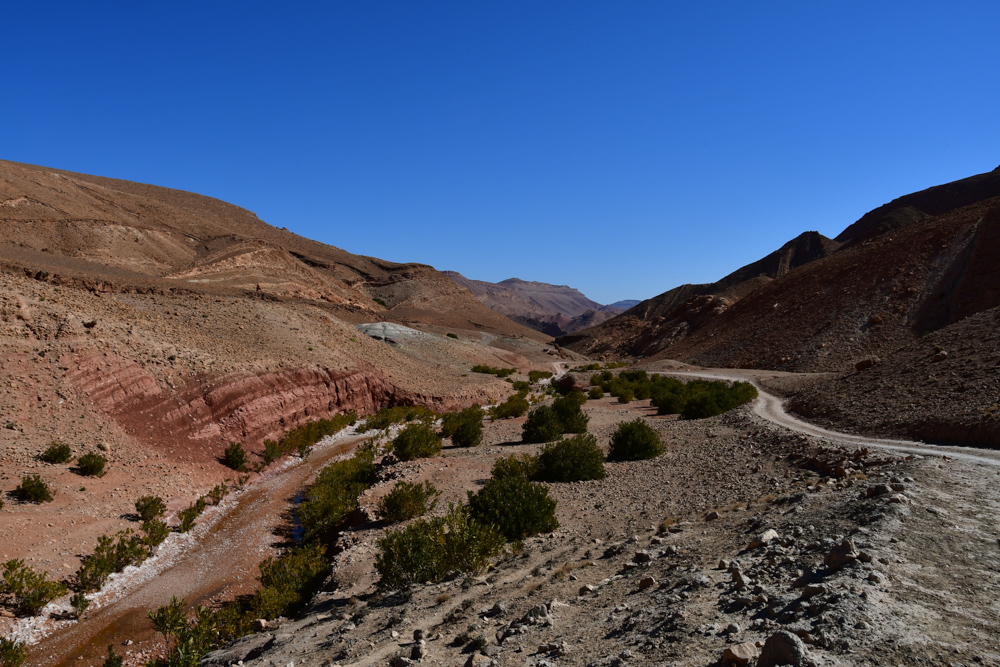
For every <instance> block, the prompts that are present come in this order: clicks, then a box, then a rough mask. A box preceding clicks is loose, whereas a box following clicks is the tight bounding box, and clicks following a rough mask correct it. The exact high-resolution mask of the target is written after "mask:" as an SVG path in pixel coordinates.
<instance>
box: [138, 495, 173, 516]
mask: <svg viewBox="0 0 1000 667" xmlns="http://www.w3.org/2000/svg"><path fill="white" fill-rule="evenodd" d="M135 512H136V514H138V515H139V520H140V521H143V522H146V521H152V520H153V519H159V518H160V517H161V516H163V515H165V514H166V513H167V504H166V503H165V502H163V498H160V497H159V496H143V497H142V498H139V500H137V501H135Z"/></svg>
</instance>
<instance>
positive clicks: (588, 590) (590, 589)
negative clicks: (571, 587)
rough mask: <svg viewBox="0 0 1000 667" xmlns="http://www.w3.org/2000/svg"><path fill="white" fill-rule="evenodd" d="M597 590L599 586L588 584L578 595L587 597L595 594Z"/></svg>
mask: <svg viewBox="0 0 1000 667" xmlns="http://www.w3.org/2000/svg"><path fill="white" fill-rule="evenodd" d="M596 590H597V586H594V585H593V584H586V585H584V586H581V587H580V592H579V593H577V595H587V594H588V593H593V592H594V591H596Z"/></svg>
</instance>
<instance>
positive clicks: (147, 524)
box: [141, 519, 170, 555]
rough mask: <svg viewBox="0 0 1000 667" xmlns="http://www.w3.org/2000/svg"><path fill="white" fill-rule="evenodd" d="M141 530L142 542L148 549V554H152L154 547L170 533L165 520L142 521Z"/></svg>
mask: <svg viewBox="0 0 1000 667" xmlns="http://www.w3.org/2000/svg"><path fill="white" fill-rule="evenodd" d="M142 532H143V537H142V538H141V540H142V543H143V544H144V545H145V546H146V548H147V549H148V550H149V554H150V555H152V554H153V551H155V550H156V547H158V546H160V545H161V544H163V542H164V541H165V540H166V539H167V536H168V535H170V528H169V527H168V526H167V522H166V521H161V520H160V519H150V520H149V521H144V522H143V523H142Z"/></svg>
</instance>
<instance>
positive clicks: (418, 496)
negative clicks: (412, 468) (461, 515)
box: [378, 482, 441, 523]
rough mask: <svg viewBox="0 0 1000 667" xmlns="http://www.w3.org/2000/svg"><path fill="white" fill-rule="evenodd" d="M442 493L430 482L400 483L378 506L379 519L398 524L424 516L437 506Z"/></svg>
mask: <svg viewBox="0 0 1000 667" xmlns="http://www.w3.org/2000/svg"><path fill="white" fill-rule="evenodd" d="M440 495H441V492H440V491H438V490H437V489H436V488H434V485H433V484H431V483H430V482H424V483H423V484H422V485H421V484H413V483H411V482H399V483H397V484H396V486H394V487H393V488H392V491H390V492H389V493H387V494H386V495H385V496H384V497H383V498H382V500H380V501H379V504H378V517H379V519H381V520H382V521H388V522H391V523H397V522H399V521H408V520H409V519H413V518H416V517H418V516H423V515H424V514H427V512H430V511H431V510H432V509H434V507H435V506H436V505H437V497H438V496H440Z"/></svg>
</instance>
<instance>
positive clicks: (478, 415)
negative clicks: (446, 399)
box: [441, 404, 486, 447]
mask: <svg viewBox="0 0 1000 667" xmlns="http://www.w3.org/2000/svg"><path fill="white" fill-rule="evenodd" d="M485 416H486V414H485V413H484V412H483V409H482V408H481V407H479V405H478V404H473V405H472V406H470V407H468V408H465V409H464V410H462V411H461V412H449V413H448V414H446V415H445V416H444V417H443V418H442V420H441V436H442V437H444V438H451V443H452V444H453V445H455V446H456V447H476V446H478V445H480V444H482V442H483V417H485Z"/></svg>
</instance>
